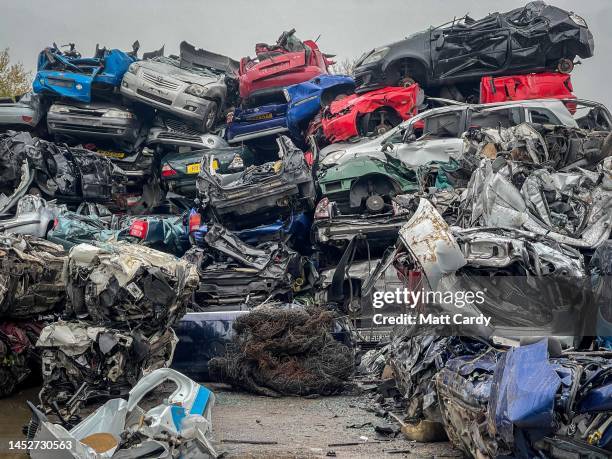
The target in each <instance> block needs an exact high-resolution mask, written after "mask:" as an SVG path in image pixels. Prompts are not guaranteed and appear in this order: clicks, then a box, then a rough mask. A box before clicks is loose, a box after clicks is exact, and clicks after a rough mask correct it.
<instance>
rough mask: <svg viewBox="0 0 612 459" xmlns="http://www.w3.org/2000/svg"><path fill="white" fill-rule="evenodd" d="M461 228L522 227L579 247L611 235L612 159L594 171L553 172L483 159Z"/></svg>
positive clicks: (591, 245) (462, 210)
mask: <svg viewBox="0 0 612 459" xmlns="http://www.w3.org/2000/svg"><path fill="white" fill-rule="evenodd" d="M460 213H461V214H462V219H461V220H460V222H459V224H460V226H462V227H464V228H470V227H474V226H488V227H502V228H517V229H523V230H527V231H531V232H534V233H536V234H542V235H546V236H548V237H550V238H552V239H555V240H556V241H558V242H560V243H563V244H568V245H571V246H574V247H578V248H584V249H586V248H595V247H597V246H598V245H600V244H602V243H603V242H604V241H605V240H606V239H608V238H609V237H610V233H611V231H612V157H607V158H606V159H605V160H604V161H602V162H601V163H600V164H599V165H598V166H597V168H596V170H595V171H588V170H585V169H575V170H572V171H571V172H554V171H551V170H549V169H543V168H537V169H535V170H533V169H532V168H530V167H528V166H526V165H525V164H521V163H517V162H512V161H508V162H505V161H499V158H498V160H496V161H495V163H493V162H491V161H490V160H488V159H483V160H482V162H481V165H480V167H479V168H478V169H477V170H476V171H475V172H474V174H473V176H472V179H471V180H470V183H469V184H468V187H467V189H466V191H465V193H464V195H463V200H462V204H461V208H460Z"/></svg>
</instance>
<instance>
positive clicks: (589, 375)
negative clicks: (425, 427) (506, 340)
mask: <svg viewBox="0 0 612 459" xmlns="http://www.w3.org/2000/svg"><path fill="white" fill-rule="evenodd" d="M549 349H550V344H549V343H548V342H547V340H541V341H539V342H536V343H534V344H531V345H526V346H520V347H517V348H511V349H509V350H507V351H505V350H504V349H500V348H498V349H494V348H488V349H487V351H486V352H485V353H481V354H480V355H477V356H474V357H473V358H471V359H469V360H467V361H466V359H465V358H456V359H452V360H449V361H447V363H446V366H445V368H444V369H442V370H441V371H440V372H438V373H437V375H436V376H435V382H436V390H437V394H438V398H439V401H440V411H441V414H442V418H443V422H444V427H445V430H446V432H447V434H448V436H449V438H450V440H451V441H452V442H453V444H454V445H455V446H456V447H458V448H459V449H461V450H462V451H464V452H465V453H466V454H468V455H470V456H472V457H498V456H508V455H510V456H512V457H589V458H591V457H593V458H597V459H604V458H607V457H610V452H611V451H612V430H610V428H606V424H605V423H606V420H607V419H609V418H610V416H612V411H611V405H610V403H609V400H610V398H609V397H610V394H612V384H611V383H610V380H609V371H610V367H611V363H610V359H609V355H606V354H603V355H602V354H597V353H590V352H569V353H566V354H562V355H560V356H558V357H550V356H549V352H550V351H549ZM587 381H588V383H586V382H587ZM585 383H586V384H585ZM570 453H571V454H570ZM578 453H579V454H578Z"/></svg>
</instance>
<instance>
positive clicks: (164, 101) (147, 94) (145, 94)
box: [136, 89, 172, 105]
mask: <svg viewBox="0 0 612 459" xmlns="http://www.w3.org/2000/svg"><path fill="white" fill-rule="evenodd" d="M136 92H137V93H138V94H140V95H141V96H142V97H146V98H147V99H152V100H155V101H157V102H160V103H162V104H166V105H172V101H171V100H168V99H164V98H163V97H160V96H157V95H155V94H151V93H150V92H147V91H143V90H142V89H138V90H137V91H136Z"/></svg>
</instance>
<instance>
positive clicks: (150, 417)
mask: <svg viewBox="0 0 612 459" xmlns="http://www.w3.org/2000/svg"><path fill="white" fill-rule="evenodd" d="M166 382H171V383H173V384H174V385H175V386H176V389H175V390H174V391H173V392H172V393H171V394H169V396H168V397H167V398H166V399H165V400H164V401H163V402H162V403H160V404H158V405H156V406H154V407H153V408H151V409H149V410H145V409H143V408H141V407H140V406H139V403H140V402H142V400H143V398H144V397H145V396H147V395H148V394H150V393H151V392H152V391H154V390H155V389H158V388H159V387H160V386H162V385H163V384H164V383H166ZM214 403H215V395H214V393H213V392H211V391H210V390H208V389H207V388H206V387H204V386H201V385H199V384H197V383H195V382H194V381H192V380H191V379H189V378H188V377H186V376H184V375H182V374H181V373H179V372H177V371H174V370H171V369H169V368H164V369H157V370H155V371H153V372H151V373H149V374H148V375H146V376H144V377H142V378H141V379H140V380H139V381H138V383H137V384H136V385H135V386H134V387H133V388H132V390H131V391H130V392H129V397H128V398H127V401H126V400H123V399H121V398H114V399H112V400H109V401H107V402H106V403H105V404H104V405H102V406H101V407H100V408H98V409H97V410H96V411H95V412H93V413H92V414H90V415H89V416H88V417H87V418H85V419H84V420H83V421H81V422H80V423H79V424H77V425H76V426H74V427H73V428H71V429H70V430H66V428H65V427H64V426H61V425H59V424H54V423H52V422H50V421H49V420H48V419H47V418H46V416H45V415H44V414H43V413H41V412H40V411H38V410H36V409H32V407H30V408H31V409H32V411H33V417H34V418H35V419H36V421H37V425H38V427H37V429H36V431H35V432H32V433H31V438H28V440H34V441H53V440H61V441H66V440H73V443H74V447H73V448H71V449H70V451H60V450H54V451H51V452H50V453H49V452H48V451H42V450H39V449H33V450H32V451H31V456H32V457H33V458H49V457H51V458H56V457H57V458H60V457H61V458H66V457H70V458H72V457H74V458H78V459H83V458H88V459H103V458H110V457H113V458H124V459H127V458H132V459H135V458H141V457H142V458H145V457H157V458H175V457H182V458H186V459H191V458H206V457H218V454H217V452H216V451H215V449H214V447H213V445H212V443H211V438H212V409H213V407H214ZM142 419H146V420H147V422H142ZM96 434H107V435H109V436H110V437H111V438H112V439H113V440H114V441H112V442H110V443H109V445H108V449H106V450H105V451H100V450H97V451H96V450H94V449H93V448H92V447H91V446H90V444H91V443H90V442H89V441H88V440H87V438H88V437H91V436H92V435H96ZM58 451H60V454H56V453H57V452H58Z"/></svg>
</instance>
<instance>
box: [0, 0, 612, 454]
mask: <svg viewBox="0 0 612 459" xmlns="http://www.w3.org/2000/svg"><path fill="white" fill-rule="evenodd" d="M138 51H139V44H138V42H135V43H134V45H133V47H132V50H131V51H129V52H124V51H121V50H118V49H106V48H100V47H98V46H97V47H96V50H95V53H94V55H93V57H83V56H82V55H81V54H80V53H79V52H78V51H77V50H76V47H75V45H74V44H70V45H67V46H65V47H62V46H57V45H55V44H53V45H52V46H50V47H48V48H46V49H44V50H43V51H42V52H40V54H39V58H38V69H37V72H36V75H35V77H34V81H33V88H32V92H31V93H30V94H26V95H23V96H22V97H20V98H17V100H3V101H0V102H1V103H0V129H2V131H3V133H2V134H0V267H1V270H0V281H1V282H0V395H3V396H5V395H8V394H10V393H11V392H12V391H13V390H15V388H17V387H19V385H20V384H23V382H24V381H25V380H27V379H28V378H32V377H35V376H36V375H39V374H42V380H43V387H42V390H41V392H40V397H39V400H38V402H37V403H36V404H32V405H31V409H32V411H33V418H32V421H31V422H30V425H29V426H28V428H27V434H28V438H30V439H33V438H36V439H39V440H43V439H55V440H59V439H62V440H66V439H73V440H75V441H76V442H77V446H78V451H77V452H76V453H75V455H76V457H111V456H112V455H113V454H115V452H116V453H117V457H144V456H147V455H149V456H147V457H151V456H152V455H154V456H155V457H176V456H178V455H181V456H182V457H202V455H204V454H208V455H211V456H215V457H216V456H217V453H216V452H215V449H214V447H213V446H212V444H211V443H210V431H211V420H210V411H211V410H212V405H213V403H214V395H213V394H212V393H211V392H209V391H208V390H207V389H206V388H204V387H202V386H199V385H198V384H196V383H194V382H193V381H191V380H190V379H189V378H187V377H186V376H184V375H182V374H181V373H178V372H177V371H174V370H170V369H169V368H167V367H169V366H170V365H172V366H173V368H175V369H177V370H179V371H182V372H184V373H185V374H187V375H189V376H190V377H192V378H194V379H196V380H199V381H202V380H209V379H210V378H214V379H216V380H221V381H224V382H228V383H230V384H233V385H235V386H238V387H241V388H243V389H246V390H249V391H252V392H255V393H258V394H265V395H279V394H291V395H313V394H319V395H327V394H332V393H338V392H341V391H343V390H345V389H346V388H347V387H348V385H347V383H348V381H349V380H350V378H351V376H352V374H353V373H354V370H355V361H356V359H357V361H359V358H361V364H360V365H358V370H359V371H367V372H369V373H376V374H378V375H380V374H382V375H383V378H384V380H383V383H382V384H381V389H380V390H381V391H382V392H384V394H383V393H382V392H381V395H380V396H379V397H378V400H379V402H381V403H385V400H386V401H389V400H390V399H389V397H387V396H388V395H389V390H388V389H389V384H390V381H392V385H394V386H395V389H394V390H395V395H394V397H395V399H394V400H395V402H397V401H398V400H402V401H403V404H404V405H403V406H404V410H403V413H402V416H401V417H403V418H404V419H405V420H406V422H407V424H406V425H404V427H406V426H408V427H406V428H407V429H408V430H415V429H416V430H418V427H417V426H418V425H420V424H422V423H425V422H427V423H438V424H439V425H442V426H443V428H444V431H445V432H446V435H447V436H448V438H449V439H450V440H451V441H452V442H453V444H454V445H455V446H456V447H458V448H460V449H461V450H463V451H464V452H465V453H466V454H468V455H471V456H473V457H494V456H498V455H512V454H514V455H517V456H518V457H535V456H541V455H545V456H546V457H564V458H565V457H576V458H582V457H602V458H603V457H609V455H610V452H611V451H612V427H610V426H611V425H612V405H611V404H610V400H612V371H611V370H612V363H611V360H610V358H611V357H612V347H611V338H610V336H612V310H611V306H610V305H611V304H612V301H610V292H611V291H612V289H611V286H612V282H611V281H610V279H611V277H610V276H611V275H612V242H611V241H610V234H611V231H612V134H611V133H612V115H611V114H610V112H609V111H608V109H607V108H606V107H605V106H603V105H602V104H600V103H597V102H592V101H586V100H581V99H578V98H576V97H575V96H574V94H573V87H572V84H571V80H570V75H569V73H570V72H571V71H572V69H573V67H574V64H575V62H576V59H577V58H582V59H587V58H589V57H591V56H592V55H593V52H594V42H593V37H592V34H591V32H590V31H589V29H588V27H587V24H586V22H585V21H584V19H582V18H581V17H580V16H578V15H576V14H575V13H573V12H567V11H564V10H562V9H560V8H557V7H554V6H549V5H546V4H545V3H543V2H540V1H536V2H531V3H528V4H527V5H525V6H524V7H520V8H517V9H515V10H512V11H509V12H506V13H493V14H490V15H488V16H487V17H485V18H483V19H479V20H475V19H473V18H471V17H469V16H467V15H466V16H464V17H463V18H460V19H454V20H453V21H451V22H449V23H447V24H444V25H441V26H439V27H430V28H429V29H427V30H426V31H423V32H419V33H416V34H413V35H411V36H409V37H408V38H406V39H404V40H401V41H398V42H396V43H393V44H390V45H386V46H380V47H377V48H374V49H372V50H370V51H368V52H366V53H364V55H363V56H362V57H361V58H359V60H358V61H357V62H356V65H355V67H354V69H353V76H349V75H336V74H332V73H331V68H332V67H331V66H332V65H333V64H334V62H333V61H332V58H333V56H332V55H330V54H326V53H324V52H323V51H321V50H320V49H319V47H318V45H317V43H316V41H312V40H304V41H302V40H300V39H298V38H297V36H296V35H295V29H292V30H290V31H287V32H283V33H282V35H281V36H280V37H279V38H278V40H277V41H276V43H274V44H272V45H270V44H265V43H258V44H256V45H255V53H256V55H255V57H253V58H251V57H245V58H242V59H241V60H240V61H237V60H234V59H231V58H229V57H226V56H223V55H221V54H217V53H214V52H210V51H207V50H204V49H199V48H196V47H195V46H193V45H191V44H189V43H187V42H182V43H181V44H180V53H179V55H178V56H176V55H171V56H165V52H164V48H163V47H162V48H161V49H159V50H157V51H153V52H149V53H144V54H143V55H142V57H139V56H138ZM396 289H409V290H410V291H412V292H418V291H423V292H425V291H427V292H438V293H440V292H447V293H448V292H450V293H460V292H465V291H486V292H487V295H486V298H484V300H483V302H481V303H480V304H478V305H477V306H475V305H468V307H466V308H465V309H462V312H463V315H464V317H467V319H469V320H467V322H466V323H468V324H469V327H471V328H467V329H465V328H462V329H458V328H457V327H452V326H450V327H443V328H431V327H421V328H420V329H418V330H416V329H415V327H408V326H396V327H393V324H385V325H383V326H381V325H380V324H378V323H377V322H376V319H375V316H376V314H375V313H376V311H375V308H376V306H375V307H374V308H373V304H375V298H377V297H378V298H380V294H381V293H384V292H391V291H395V290H396ZM438 298H442V296H439V297H438ZM454 298H455V299H457V298H459V296H458V295H455V296H454ZM417 303H418V304H412V305H410V307H409V308H408V309H406V304H391V305H387V306H389V307H392V306H395V307H397V308H399V309H397V310H398V311H400V312H402V313H404V312H408V313H414V312H419V313H425V312H430V313H431V312H437V313H440V312H444V311H447V312H448V311H451V310H452V309H453V308H455V307H457V304H455V303H452V302H451V303H452V304H449V303H448V302H446V301H435V302H427V304H425V302H417ZM387 306H386V307H387ZM415 306H416V307H415ZM464 306H465V305H460V306H459V307H460V308H463V307H464ZM483 314H487V315H488V316H491V317H493V318H494V320H493V323H492V324H489V323H487V324H485V325H483V324H481V323H479V322H478V321H477V320H476V319H477V318H478V317H479V316H482V315H483ZM472 319H474V320H472ZM416 328H418V327H416ZM526 335H529V336H532V337H533V336H562V337H573V339H561V340H558V341H555V340H552V339H548V340H546V339H545V340H540V341H538V340H533V341H534V342H531V343H528V342H523V343H522V344H523V345H519V342H520V340H519V341H513V340H512V339H510V338H513V337H516V336H519V337H520V336H526ZM500 336H502V337H505V338H507V339H510V341H511V342H513V343H514V344H513V345H511V346H509V345H508V344H500V343H499V342H498V341H496V338H498V337H500ZM374 347H376V349H373V348H374ZM368 349H371V350H370V351H369V352H368V353H366V354H365V355H363V354H364V351H365V350H368ZM209 362H210V365H209ZM385 367H387V368H388V369H387V368H385ZM383 368H385V371H383ZM364 369H365V370H364ZM168 379H169V380H171V381H173V382H174V383H175V384H176V385H177V386H178V389H177V390H176V391H175V392H174V393H173V394H172V395H171V396H170V397H169V398H168V399H167V400H165V401H164V402H163V403H162V404H160V405H158V406H156V407H154V408H151V409H149V410H148V411H147V410H146V409H145V408H141V407H140V406H139V405H138V404H139V403H140V402H141V400H142V399H143V397H144V395H145V394H146V393H148V392H150V391H153V390H154V389H155V388H159V387H161V386H162V385H163V384H162V383H163V382H164V381H166V380H168ZM383 388H384V391H383ZM124 399H127V401H126V400H124ZM534 400H537V403H536V402H535V401H534ZM100 403H104V404H103V405H101V406H100V408H98V410H96V411H95V412H94V413H93V414H91V415H89V416H88V417H86V418H85V419H83V420H81V416H80V415H79V413H80V411H81V409H82V408H83V407H84V406H86V405H90V406H91V405H92V404H98V405H99V404H100ZM35 405H36V406H35ZM52 419H53V420H52ZM410 426H412V427H410ZM404 427H403V428H402V429H403V430H404ZM35 454H38V452H35V451H32V455H33V457H34V456H35ZM121 454H124V455H121Z"/></svg>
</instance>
